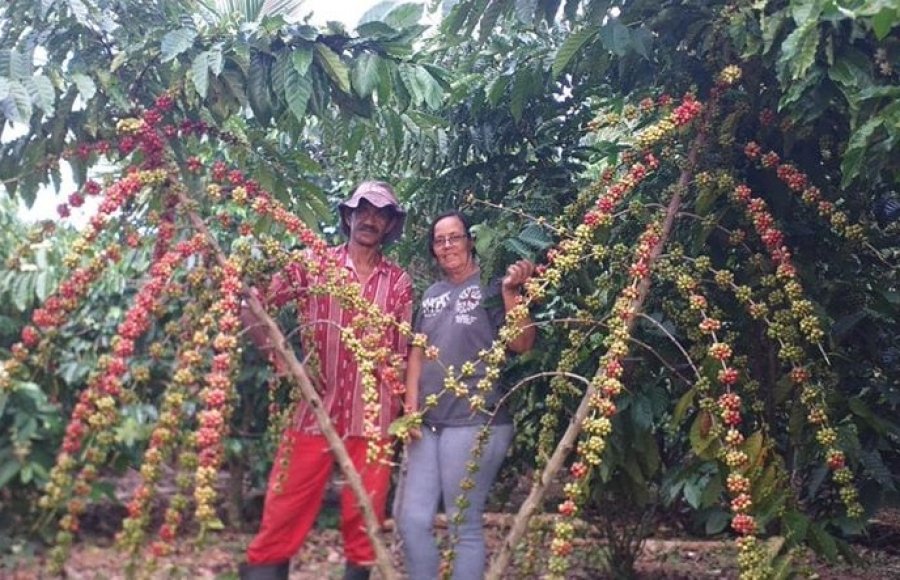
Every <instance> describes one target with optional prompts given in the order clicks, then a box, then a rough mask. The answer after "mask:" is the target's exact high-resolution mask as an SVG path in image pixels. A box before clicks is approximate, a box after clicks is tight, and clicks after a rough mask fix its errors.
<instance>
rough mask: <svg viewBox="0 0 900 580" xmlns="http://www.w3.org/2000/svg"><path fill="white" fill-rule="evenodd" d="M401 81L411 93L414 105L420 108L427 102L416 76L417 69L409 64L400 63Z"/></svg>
mask: <svg viewBox="0 0 900 580" xmlns="http://www.w3.org/2000/svg"><path fill="white" fill-rule="evenodd" d="M399 72H400V80H401V81H403V86H404V87H406V90H407V91H409V95H410V97H411V100H412V104H413V105H416V106H419V105H421V104H422V103H423V102H424V101H425V95H424V94H423V93H422V88H421V87H420V86H419V81H418V76H417V75H416V67H415V66H414V65H410V64H407V63H400V67H399Z"/></svg>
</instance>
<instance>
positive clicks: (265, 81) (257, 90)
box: [247, 50, 272, 125]
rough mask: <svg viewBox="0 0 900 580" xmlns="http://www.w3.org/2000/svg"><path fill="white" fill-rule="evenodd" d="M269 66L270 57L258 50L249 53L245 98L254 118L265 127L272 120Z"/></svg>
mask: <svg viewBox="0 0 900 580" xmlns="http://www.w3.org/2000/svg"><path fill="white" fill-rule="evenodd" d="M270 64H271V63H270V57H269V56H268V55H266V54H265V53H263V52H261V51H258V50H256V51H253V52H251V53H250V70H249V72H248V73H247V76H248V78H247V98H248V100H249V102H250V108H251V109H252V110H253V114H254V116H255V117H256V118H257V119H258V120H259V122H260V124H262V125H267V124H268V123H269V120H270V119H271V118H272V97H271V94H270V93H269V82H270V78H269V66H270Z"/></svg>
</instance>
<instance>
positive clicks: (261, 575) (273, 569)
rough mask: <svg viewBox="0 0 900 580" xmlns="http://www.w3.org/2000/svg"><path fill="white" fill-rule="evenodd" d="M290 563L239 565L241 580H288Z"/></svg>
mask: <svg viewBox="0 0 900 580" xmlns="http://www.w3.org/2000/svg"><path fill="white" fill-rule="evenodd" d="M290 569H291V562H290V560H288V561H287V562H279V563H277V564H241V568H240V572H239V573H240V576H241V580H288V572H289V571H290Z"/></svg>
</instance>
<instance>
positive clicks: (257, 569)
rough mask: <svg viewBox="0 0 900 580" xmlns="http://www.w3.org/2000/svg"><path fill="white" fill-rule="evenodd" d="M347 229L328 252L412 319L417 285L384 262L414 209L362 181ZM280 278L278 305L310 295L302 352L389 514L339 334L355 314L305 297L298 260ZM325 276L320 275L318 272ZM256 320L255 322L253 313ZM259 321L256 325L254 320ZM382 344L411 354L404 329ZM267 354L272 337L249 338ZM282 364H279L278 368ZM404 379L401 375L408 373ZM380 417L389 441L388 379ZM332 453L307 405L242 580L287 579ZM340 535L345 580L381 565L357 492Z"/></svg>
mask: <svg viewBox="0 0 900 580" xmlns="http://www.w3.org/2000/svg"><path fill="white" fill-rule="evenodd" d="M339 210H340V216H341V231H342V232H343V233H344V235H346V236H347V238H348V241H347V243H346V244H343V245H341V246H337V247H334V248H330V249H329V251H330V252H331V253H332V255H333V257H334V258H335V260H336V262H337V263H338V264H339V265H340V266H341V267H343V268H345V269H346V270H347V273H348V275H349V277H350V278H351V279H354V280H356V281H358V282H359V285H360V288H361V291H362V296H363V298H364V299H365V300H368V301H369V302H372V303H374V304H375V305H377V306H378V307H379V308H380V309H381V310H382V311H384V312H385V313H388V314H391V315H393V316H395V317H396V318H397V320H398V321H400V322H409V321H410V319H411V315H412V298H413V289H412V281H411V279H410V277H409V275H408V274H407V273H406V272H404V271H403V270H402V269H401V268H400V267H399V266H397V265H396V264H394V263H392V262H390V261H388V260H386V259H385V258H384V256H383V255H382V253H381V249H382V246H383V245H384V244H387V243H390V242H391V241H393V240H395V239H397V238H398V237H399V236H400V234H401V232H402V231H403V222H404V219H405V217H406V212H405V211H404V210H403V209H402V208H401V207H400V204H399V202H398V201H397V197H396V195H395V193H394V191H393V189H392V188H391V186H390V185H388V184H387V183H384V182H380V181H367V182H364V183H362V184H360V185H359V186H358V187H357V188H356V190H355V191H354V193H353V195H352V196H351V197H350V199H349V200H347V201H345V202H343V203H342V204H341V205H340V207H339ZM282 274H283V275H279V276H276V277H275V279H274V280H273V283H272V286H271V287H270V289H269V292H268V299H270V300H271V301H274V302H275V303H276V304H279V303H284V302H286V301H287V300H290V299H291V298H301V297H302V298H304V300H303V301H302V303H301V308H300V310H301V312H300V314H299V317H300V319H301V320H300V322H301V323H302V324H303V325H309V326H310V331H311V332H310V333H308V334H307V338H306V339H304V347H306V349H312V350H313V351H314V352H315V355H316V356H317V357H318V372H316V373H315V374H314V376H313V377H312V378H313V381H314V383H316V384H317V385H318V387H319V388H320V389H321V390H322V393H321V394H322V401H323V405H324V408H325V410H326V411H327V412H328V414H329V417H330V418H331V421H332V422H333V423H334V426H335V429H336V430H337V432H338V434H339V435H340V436H341V437H342V438H343V439H344V444H345V445H346V447H347V451H348V453H349V455H350V457H351V459H352V460H353V464H354V467H355V468H356V470H357V471H358V472H359V474H360V477H361V478H362V482H363V486H364V487H365V489H366V491H367V492H368V494H369V497H370V499H371V500H372V506H373V508H374V510H375V513H376V515H377V517H378V519H379V520H380V521H381V520H383V519H384V517H385V504H386V500H387V493H388V486H389V484H390V467H389V466H388V465H386V464H385V463H383V462H371V463H370V462H367V461H366V449H367V445H368V443H369V440H368V439H367V438H366V437H365V436H364V435H365V433H364V413H363V397H362V394H363V387H362V384H361V377H360V374H359V373H358V370H357V364H356V358H355V355H354V354H353V353H352V352H350V350H349V349H348V348H347V347H346V345H345V344H344V343H343V341H342V340H341V337H340V333H341V328H344V327H346V326H348V325H349V324H350V322H351V320H352V318H353V314H354V313H353V311H352V310H348V309H346V308H344V307H343V306H342V305H341V304H340V302H339V301H338V299H337V298H335V297H332V296H327V295H325V296H322V295H312V294H309V295H305V294H306V292H305V290H306V289H307V288H309V286H310V285H311V284H314V283H316V282H317V281H318V279H317V278H315V277H312V276H309V275H308V274H307V273H306V272H305V271H304V269H303V267H302V265H301V264H292V265H290V266H289V267H288V268H286V269H285V272H283V273H282ZM320 276H321V275H320ZM251 319H252V317H251ZM250 322H252V320H251V321H250ZM384 332H385V337H384V339H383V340H385V341H388V342H389V346H390V348H391V349H392V350H393V352H394V353H395V354H397V355H399V356H401V357H403V358H404V359H405V358H406V338H405V337H404V336H402V335H401V334H400V333H399V332H398V331H397V328H396V326H394V327H391V328H388V329H385V331H384ZM248 334H249V335H250V336H251V337H252V338H253V340H254V342H255V343H257V345H258V346H260V348H262V349H264V350H265V349H266V346H267V345H266V342H267V341H266V340H265V339H263V338H261V337H260V336H259V334H258V333H256V336H255V338H254V333H253V332H249V333H248ZM279 362H280V361H275V364H276V368H278V367H280V364H279ZM401 379H402V377H401ZM378 388H379V392H380V399H379V400H380V401H381V413H380V414H379V419H378V421H379V422H380V423H379V425H378V427H379V428H380V429H381V436H382V438H385V439H384V440H385V441H386V438H387V427H388V425H389V424H390V422H391V421H392V420H393V419H395V418H396V416H397V414H398V411H399V408H400V404H399V400H398V398H397V396H396V394H395V393H393V392H392V389H391V387H390V386H389V385H388V384H387V382H386V381H381V384H379V387H378ZM285 459H288V467H287V472H286V473H284V474H281V475H282V477H279V474H278V471H279V469H280V467H279V466H280V464H283V463H284V460H285ZM332 468H333V457H332V454H331V452H330V449H329V447H328V443H327V442H326V440H325V437H324V436H323V435H322V433H321V432H320V430H319V427H318V424H317V423H316V420H315V418H314V416H313V414H312V412H311V410H310V409H309V408H308V407H307V406H306V405H305V404H303V403H301V405H300V408H299V409H298V413H297V416H296V419H295V420H294V423H293V425H292V427H291V428H290V429H289V432H287V433H285V437H283V439H282V444H281V447H280V448H279V450H278V454H277V455H276V460H275V467H273V469H272V473H271V474H270V475H269V486H268V489H267V492H266V500H265V506H264V511H263V516H262V523H261V524H260V529H259V532H258V533H257V535H256V537H255V538H254V539H253V541H252V542H251V543H250V546H249V547H248V549H247V564H244V565H242V566H241V578H244V579H248V580H264V579H273V580H274V579H276V578H277V579H282V578H287V577H288V569H289V565H290V559H291V557H292V556H293V555H294V554H295V553H296V551H297V550H298V549H299V548H300V546H301V545H302V544H303V542H304V540H305V539H306V535H307V534H308V532H309V530H310V529H311V528H312V526H313V524H314V523H315V519H316V516H317V515H318V512H319V509H320V507H321V504H322V498H323V496H324V494H325V488H326V486H327V485H328V481H329V479H330V476H331V471H332ZM341 533H342V536H343V539H344V555H345V557H346V560H347V568H346V572H345V575H344V578H345V580H365V579H367V578H368V577H369V572H370V569H371V565H372V564H373V562H374V560H375V554H374V550H373V548H372V545H371V542H370V541H369V538H368V536H367V535H366V532H365V527H364V522H363V517H362V512H361V510H360V509H359V507H358V506H357V501H356V498H355V496H354V495H353V492H352V490H351V489H350V488H349V486H344V489H343V490H342V492H341Z"/></svg>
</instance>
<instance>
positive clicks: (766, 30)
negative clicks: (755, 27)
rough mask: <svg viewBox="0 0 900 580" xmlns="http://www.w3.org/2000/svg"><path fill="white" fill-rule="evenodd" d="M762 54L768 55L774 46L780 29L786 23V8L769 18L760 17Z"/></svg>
mask: <svg viewBox="0 0 900 580" xmlns="http://www.w3.org/2000/svg"><path fill="white" fill-rule="evenodd" d="M761 18H762V38H763V54H768V53H769V51H770V50H772V47H773V46H774V45H775V39H776V38H778V35H779V33H780V32H781V29H782V28H783V27H784V26H785V24H787V23H788V18H787V8H782V9H781V10H778V11H776V12H774V13H772V14H771V15H770V16H765V15H763V16H762V17H761Z"/></svg>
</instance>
